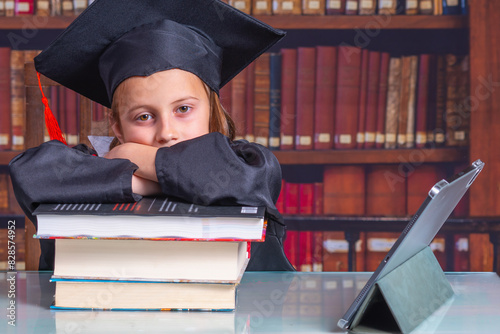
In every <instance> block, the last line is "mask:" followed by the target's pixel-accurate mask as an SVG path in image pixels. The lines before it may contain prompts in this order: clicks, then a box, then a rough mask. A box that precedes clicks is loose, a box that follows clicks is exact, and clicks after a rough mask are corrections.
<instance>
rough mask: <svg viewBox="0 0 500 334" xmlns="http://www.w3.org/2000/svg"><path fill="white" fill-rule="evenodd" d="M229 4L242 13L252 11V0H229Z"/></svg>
mask: <svg viewBox="0 0 500 334" xmlns="http://www.w3.org/2000/svg"><path fill="white" fill-rule="evenodd" d="M229 4H230V5H231V6H233V7H234V8H236V9H238V10H240V11H242V12H243V13H246V14H251V13H252V1H250V0H229Z"/></svg>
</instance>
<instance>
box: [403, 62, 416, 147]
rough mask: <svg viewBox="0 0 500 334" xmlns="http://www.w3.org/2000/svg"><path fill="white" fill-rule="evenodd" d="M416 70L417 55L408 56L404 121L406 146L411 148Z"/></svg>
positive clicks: (413, 137) (412, 142) (413, 128)
mask: <svg viewBox="0 0 500 334" xmlns="http://www.w3.org/2000/svg"><path fill="white" fill-rule="evenodd" d="M417 71H418V56H410V94H409V97H408V119H407V123H406V148H412V147H414V146H415V108H416V95H417Z"/></svg>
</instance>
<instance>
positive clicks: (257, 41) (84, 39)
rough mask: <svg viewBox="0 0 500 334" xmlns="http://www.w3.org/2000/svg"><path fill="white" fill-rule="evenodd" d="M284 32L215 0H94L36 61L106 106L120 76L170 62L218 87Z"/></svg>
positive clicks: (139, 73)
mask: <svg viewBox="0 0 500 334" xmlns="http://www.w3.org/2000/svg"><path fill="white" fill-rule="evenodd" d="M284 35H285V33H284V32H283V31H281V30H277V29H273V28H271V27H269V26H268V25H266V24H264V23H262V22H260V21H258V20H256V19H254V18H253V17H251V16H249V15H246V14H244V13H242V12H240V11H238V10H237V9H235V8H233V7H231V6H229V5H227V4H226V3H223V2H222V1H220V0H96V1H94V2H93V3H92V4H91V5H89V7H88V8H87V9H86V10H85V11H84V12H83V13H82V14H80V15H79V16H78V17H77V18H76V19H75V20H74V21H73V22H72V24H71V25H69V26H68V28H67V29H65V30H64V31H63V32H62V34H61V35H60V36H59V37H58V38H57V39H56V40H55V41H54V42H53V43H52V44H51V45H50V46H49V47H48V48H47V49H45V50H44V51H43V52H42V53H41V54H40V55H38V56H37V57H36V58H35V67H36V69H37V71H38V72H40V73H42V74H43V75H45V76H47V77H48V78H50V79H52V80H54V81H56V82H58V83H60V84H61V85H63V86H66V87H68V88H70V89H72V90H74V91H76V92H77V93H79V94H81V95H83V96H86V97H88V98H89V99H91V100H93V101H96V102H98V103H100V104H102V105H104V106H106V107H110V106H111V102H112V98H113V92H114V90H115V89H116V87H117V86H118V85H119V84H120V83H121V82H122V81H123V80H125V79H127V78H129V77H132V76H148V75H151V74H153V73H155V72H159V71H163V70H167V69H172V68H178V69H182V70H185V71H189V72H192V73H194V74H195V75H197V76H198V77H199V78H200V79H201V80H202V81H204V82H205V83H206V84H207V85H208V86H209V87H210V88H211V89H212V90H214V91H215V92H218V91H219V89H220V88H221V87H222V86H224V85H225V84H226V83H227V82H228V81H230V80H231V79H232V78H233V77H234V76H236V74H238V73H239V72H240V71H242V70H243V69H244V68H245V67H246V66H247V65H248V64H250V63H251V62H252V61H254V60H255V59H256V58H257V57H258V56H260V55H261V54H262V53H264V52H265V51H266V50H268V49H269V48H270V47H271V46H272V45H274V44H275V43H276V42H278V41H279V40H280V39H281V38H283V36H284Z"/></svg>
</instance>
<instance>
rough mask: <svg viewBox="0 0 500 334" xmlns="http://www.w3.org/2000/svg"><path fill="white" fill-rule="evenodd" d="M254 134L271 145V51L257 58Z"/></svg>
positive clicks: (264, 142) (256, 140)
mask: <svg viewBox="0 0 500 334" xmlns="http://www.w3.org/2000/svg"><path fill="white" fill-rule="evenodd" d="M254 73H255V74H254V75H255V76H254V78H255V84H254V135H255V142H256V143H258V144H261V145H263V146H266V147H267V146H269V110H270V109H269V108H270V105H269V92H270V86H269V83H270V79H269V53H263V54H262V55H260V57H259V58H257V60H255V70H254Z"/></svg>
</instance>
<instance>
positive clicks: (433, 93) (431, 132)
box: [417, 54, 437, 146]
mask: <svg viewBox="0 0 500 334" xmlns="http://www.w3.org/2000/svg"><path fill="white" fill-rule="evenodd" d="M423 66H424V67H425V63H424V64H423ZM428 80H429V88H428V90H427V92H428V93H427V95H428V96H427V99H428V102H427V129H426V131H427V141H426V144H427V145H428V146H434V143H435V139H434V138H435V130H436V117H437V116H436V115H437V55H434V54H431V55H429V79H428ZM417 112H418V111H417Z"/></svg>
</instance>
